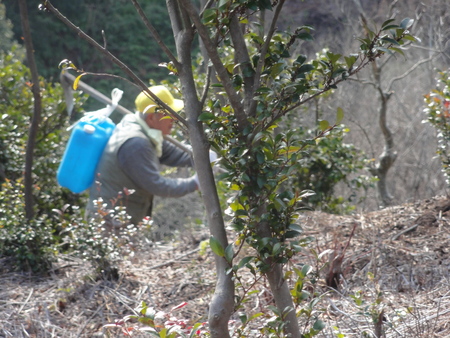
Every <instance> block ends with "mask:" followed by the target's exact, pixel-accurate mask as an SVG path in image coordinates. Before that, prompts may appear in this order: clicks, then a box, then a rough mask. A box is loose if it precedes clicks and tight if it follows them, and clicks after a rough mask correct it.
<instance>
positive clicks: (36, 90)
mask: <svg viewBox="0 0 450 338" xmlns="http://www.w3.org/2000/svg"><path fill="white" fill-rule="evenodd" d="M19 8H20V18H21V21H22V31H23V38H24V41H25V48H26V52H27V62H28V67H29V68H30V71H31V80H32V86H31V90H32V92H33V97H34V111H33V118H32V119H31V124H30V129H29V133H28V142H27V150H26V155H25V215H26V218H27V219H32V218H33V217H34V201H33V176H32V174H33V153H34V148H35V143H36V135H37V132H38V127H39V122H40V119H41V111H42V101H41V94H40V87H39V76H38V71H37V66H36V62H35V59H34V49H33V42H32V39H31V30H30V23H29V20H28V10H27V4H26V0H19Z"/></svg>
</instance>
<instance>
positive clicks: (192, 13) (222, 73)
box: [179, 0, 249, 131]
mask: <svg viewBox="0 0 450 338" xmlns="http://www.w3.org/2000/svg"><path fill="white" fill-rule="evenodd" d="M179 1H180V3H181V4H182V5H183V7H184V9H185V10H186V11H187V12H188V14H189V17H190V18H191V20H192V22H193V23H194V25H195V27H196V28H197V31H198V34H199V35H200V37H201V39H202V40H203V43H204V46H205V49H206V52H207V53H208V56H209V58H210V59H211V62H212V63H213V65H214V69H215V71H216V72H217V75H218V76H219V78H220V81H221V83H222V85H223V87H224V89H225V92H226V93H227V95H228V98H229V100H230V104H231V106H232V107H233V110H234V114H235V116H236V119H237V122H238V125H239V129H240V130H241V131H242V130H244V129H245V127H246V126H247V125H248V123H249V122H248V120H247V117H246V114H245V111H244V107H243V105H242V102H241V97H240V95H239V94H238V93H237V92H236V91H235V89H234V87H233V84H232V82H231V79H230V76H229V74H228V71H227V70H226V68H225V66H224V65H223V63H222V60H221V59H220V56H219V53H218V51H217V48H216V46H215V45H214V44H213V42H212V40H211V38H210V37H209V34H208V30H207V29H206V27H205V25H203V24H202V22H201V20H200V16H199V15H198V13H197V10H196V9H195V8H194V6H193V5H192V3H191V2H190V1H189V0H179Z"/></svg>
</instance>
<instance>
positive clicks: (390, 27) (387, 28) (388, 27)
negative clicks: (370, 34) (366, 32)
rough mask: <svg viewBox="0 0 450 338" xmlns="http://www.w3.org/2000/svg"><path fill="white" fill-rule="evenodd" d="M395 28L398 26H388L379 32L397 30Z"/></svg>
mask: <svg viewBox="0 0 450 338" xmlns="http://www.w3.org/2000/svg"><path fill="white" fill-rule="evenodd" d="M397 28H398V25H389V26H386V27H383V28H382V29H381V30H382V31H387V30H389V29H397Z"/></svg>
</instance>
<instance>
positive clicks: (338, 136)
mask: <svg viewBox="0 0 450 338" xmlns="http://www.w3.org/2000/svg"><path fill="white" fill-rule="evenodd" d="M348 131H349V130H348V128H345V127H343V126H341V127H340V128H336V129H335V130H333V132H332V133H331V134H330V135H328V136H327V137H325V138H322V139H321V140H320V143H319V144H318V146H311V147H309V148H308V152H304V153H303V154H302V155H303V156H302V157H301V159H300V160H299V161H298V162H297V165H296V175H295V179H294V186H295V188H296V190H297V191H302V190H312V191H314V193H315V194H314V195H312V196H309V197H308V199H307V200H306V201H305V202H306V203H307V204H308V205H309V206H310V207H312V208H315V209H320V210H322V211H325V212H330V213H336V214H345V213H349V212H351V211H352V210H354V209H355V203H358V202H360V201H361V199H362V198H363V196H364V195H362V197H361V195H360V194H358V193H359V192H360V191H361V190H363V191H364V190H367V189H368V188H369V187H370V186H372V184H373V178H371V177H369V176H366V175H363V174H362V171H363V170H364V169H365V167H366V166H367V162H368V159H367V158H366V156H365V154H364V152H362V151H361V150H359V149H357V148H356V147H355V146H354V145H353V144H346V143H345V142H344V138H345V135H346V134H347V133H348ZM299 133H300V134H301V137H303V138H305V139H308V138H309V139H312V138H313V137H314V136H315V134H316V133H315V131H314V130H304V129H300V130H299ZM338 184H345V185H347V187H348V188H349V190H350V192H351V193H350V194H349V195H348V196H339V195H338V196H336V194H335V189H336V187H337V185H338Z"/></svg>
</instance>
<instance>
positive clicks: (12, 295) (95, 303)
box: [0, 197, 450, 338]
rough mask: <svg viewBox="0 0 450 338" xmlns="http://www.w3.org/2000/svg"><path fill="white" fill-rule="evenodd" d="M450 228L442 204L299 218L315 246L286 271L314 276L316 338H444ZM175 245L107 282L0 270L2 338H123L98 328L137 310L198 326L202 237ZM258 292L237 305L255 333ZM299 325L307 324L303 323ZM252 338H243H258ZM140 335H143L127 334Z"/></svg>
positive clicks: (203, 277) (83, 270) (203, 308)
mask: <svg viewBox="0 0 450 338" xmlns="http://www.w3.org/2000/svg"><path fill="white" fill-rule="evenodd" d="M449 220H450V200H448V199H446V198H444V197H436V198H433V199H430V200H425V201H421V202H417V203H411V204H405V205H400V206H395V207H391V208H387V209H384V210H381V211H377V212H370V213H366V214H361V215H353V216H336V215H329V214H324V213H320V212H307V213H304V214H302V216H301V219H300V222H301V223H302V224H303V227H304V230H305V234H306V235H308V236H313V237H314V238H315V240H314V241H313V242H312V244H311V245H310V246H309V247H308V248H307V249H305V251H304V253H303V254H302V255H299V256H298V257H295V259H294V260H293V265H294V266H301V265H302V264H305V263H306V264H310V265H311V266H313V267H314V269H316V270H320V279H319V280H318V282H317V283H315V284H311V283H307V284H308V285H307V288H306V290H307V291H309V292H310V293H316V294H320V295H321V297H319V298H316V299H317V304H316V305H314V306H313V307H312V310H313V311H312V313H313V315H319V316H320V318H321V320H322V321H323V322H324V323H325V324H326V327H325V329H324V330H323V331H322V332H321V333H320V334H319V335H318V337H338V334H341V336H340V337H450V287H449V280H450V278H449V266H450V254H449V251H450V246H449V239H450V224H449ZM177 238H178V240H176V241H173V242H150V241H142V243H140V246H139V248H138V250H136V251H135V252H134V254H133V255H130V256H128V257H125V259H123V260H122V261H121V262H120V263H119V278H118V279H117V280H115V281H106V280H102V279H97V278H95V277H94V276H95V275H94V274H93V269H92V267H91V266H90V265H89V264H87V263H86V262H84V261H82V260H80V259H77V258H74V257H61V259H60V260H59V262H58V264H56V266H55V269H54V271H53V272H52V273H51V274H50V276H48V277H41V278H36V277H31V276H29V275H24V274H19V273H11V272H8V271H7V269H6V267H5V266H4V269H2V270H1V271H2V273H1V275H0V318H1V319H0V337H17V338H20V337H37V338H41V337H68V338H72V337H123V336H125V334H124V333H123V332H122V330H121V328H122V327H126V328H130V327H133V326H135V324H134V323H131V322H130V323H127V324H124V325H123V326H120V327H106V328H105V327H104V325H107V324H113V323H115V321H116V320H117V319H123V318H124V317H125V316H127V315H132V314H134V313H135V309H136V307H137V306H138V305H139V304H141V302H145V303H146V304H147V305H148V306H151V307H154V308H155V309H156V310H159V311H165V312H166V313H167V312H169V311H170V309H172V308H173V307H176V306H177V305H179V304H184V303H185V302H186V303H187V304H186V305H185V306H182V307H180V308H179V309H176V310H174V311H173V316H174V317H176V318H177V319H179V320H180V321H179V323H181V319H184V320H185V322H186V323H187V325H191V324H193V323H197V322H204V321H206V316H207V308H208V302H209V300H210V297H211V294H212V292H213V290H214V284H215V273H214V264H213V259H212V255H211V253H209V252H203V250H202V248H200V246H199V243H200V242H201V241H202V240H204V239H206V238H208V234H207V231H206V230H205V229H203V230H200V231H193V230H191V231H188V232H184V233H182V234H180V235H179V236H177ZM0 263H1V264H3V265H5V264H6V263H7V262H6V261H5V260H3V261H2V262H0ZM327 280H328V285H336V286H337V290H335V289H332V288H329V287H328V286H327ZM333 283H334V284H333ZM257 289H258V293H255V294H254V295H253V296H251V297H250V302H249V303H248V304H246V305H245V310H246V311H247V313H249V314H252V313H257V312H262V313H264V314H265V315H263V316H261V317H259V318H258V319H256V320H255V321H253V322H252V323H251V325H253V327H254V328H256V329H257V328H258V326H261V325H265V322H264V321H265V320H267V316H269V312H270V311H269V310H268V305H270V304H271V303H272V299H271V296H270V291H269V290H268V289H267V287H266V284H265V281H264V280H262V281H260V283H259V284H258V285H257ZM308 304H309V300H308V301H306V302H305V303H304V305H303V306H305V309H307V308H308ZM235 317H236V318H233V319H237V316H235ZM236 323H237V321H236V322H234V325H236ZM300 323H301V326H302V328H306V327H309V326H308V325H310V324H311V323H310V322H308V320H307V319H306V317H305V316H301V317H300ZM376 323H378V324H376ZM127 330H129V329H127ZM305 330H306V329H305ZM127 332H128V333H131V332H130V331H127ZM252 332H253V333H248V335H247V336H248V337H259V336H261V335H258V334H257V333H256V330H255V331H252ZM145 334H147V335H145ZM144 336H150V335H149V333H144V332H142V333H137V332H135V334H133V337H144Z"/></svg>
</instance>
